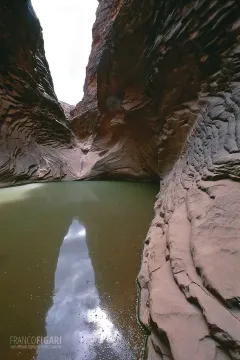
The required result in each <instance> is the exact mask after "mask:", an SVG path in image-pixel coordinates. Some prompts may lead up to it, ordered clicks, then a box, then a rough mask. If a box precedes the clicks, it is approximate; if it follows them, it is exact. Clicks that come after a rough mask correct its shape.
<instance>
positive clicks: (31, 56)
mask: <svg viewBox="0 0 240 360" xmlns="http://www.w3.org/2000/svg"><path fill="white" fill-rule="evenodd" d="M0 52H1V56H0V154H1V156H0V183H1V184H2V185H6V184H12V183H15V182H19V181H27V180H28V179H31V180H45V179H46V180H51V179H61V178H64V177H66V176H68V177H73V176H76V173H77V162H78V163H79V157H80V150H79V149H78V148H77V147H76V141H75V138H74V135H73V133H72V131H71V129H70V128H69V125H68V123H67V121H66V119H65V116H64V114H63V111H62V108H61V107H60V105H59V103H58V100H57V98H56V95H55V93H54V90H53V83H52V78H51V75H50V72H49V68H48V63H47V61H46V58H45V54H44V47H43V37H42V31H41V27H40V23H39V21H38V19H37V17H36V15H35V13H34V11H33V8H32V5H31V3H30V2H29V1H26V0H18V1H17V0H14V1H11V2H9V1H7V0H3V1H1V5H0ZM77 154H78V155H77ZM76 157H77V158H78V160H77V161H76V160H75V159H76ZM67 158H69V159H71V161H69V160H67Z"/></svg>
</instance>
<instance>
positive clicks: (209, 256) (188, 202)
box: [71, 0, 240, 360]
mask: <svg viewBox="0 0 240 360" xmlns="http://www.w3.org/2000/svg"><path fill="white" fill-rule="evenodd" d="M239 14H240V3H239V1H237V0H232V1H225V2H222V1H220V0H219V1H206V0H194V1H177V0H172V1H159V0H149V1H139V0H128V1H124V0H123V1H117V0H109V1H107V0H105V1H104V0H102V1H100V3H99V7H98V11H97V20H96V23H95V25H94V28H93V45H92V52H91V55H90V60H89V64H88V68H87V75H86V82H85V94H84V98H83V100H82V101H81V102H80V103H79V104H78V105H77V106H76V108H75V110H73V111H72V119H71V125H72V128H73V130H74V132H75V134H76V136H78V138H79V139H80V140H81V142H82V148H83V151H84V153H85V154H86V155H85V157H84V158H83V166H84V163H85V164H89V162H91V161H92V164H93V166H91V169H90V168H89V175H90V176H103V175H104V176H106V175H108V176H116V177H121V176H124V177H132V178H138V179H147V178H148V179H151V178H153V177H154V174H158V175H159V176H160V177H161V178H162V183H161V189H160V193H159V197H158V200H157V202H156V206H155V218H154V220H153V223H152V226H151V228H150V230H149V234H148V236H147V239H146V245H145V249H144V256H143V261H142V270H141V272H140V275H139V283H140V285H141V288H142V291H141V301H140V318H141V321H142V322H143V323H144V324H145V326H147V327H148V328H149V330H150V332H151V336H150V337H149V341H148V359H149V360H150V359H151V360H153V359H154V360H156V359H177V360H190V359H194V360H203V359H205V360H216V359H217V360H220V359H239V358H240V321H239V320H240V318H239V314H240V305H239V304H240V303H239V299H240V281H239V273H240V265H239V264H240V238H239V236H240V235H239V233H240V232H239V230H240V228H239V223H240V217H239V214H240V205H239V200H240V185H239V183H238V181H239V179H240V127H239V120H240V111H239V104H240V86H239V85H240V83H239V80H240V73H239V71H240V61H239V59H240V57H239V55H240V44H239V40H240V18H239Z"/></svg>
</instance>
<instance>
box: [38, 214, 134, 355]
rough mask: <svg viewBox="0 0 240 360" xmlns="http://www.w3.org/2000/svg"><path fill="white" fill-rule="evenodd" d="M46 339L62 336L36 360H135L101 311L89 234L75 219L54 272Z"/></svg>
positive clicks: (114, 327)
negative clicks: (58, 346)
mask: <svg viewBox="0 0 240 360" xmlns="http://www.w3.org/2000/svg"><path fill="white" fill-rule="evenodd" d="M46 331H47V336H61V337H62V345H61V348H60V349H51V348H44V347H39V348H38V351H37V360H46V359H48V360H51V359H54V360H84V359H87V360H95V359H97V360H100V359H102V360H107V359H109V360H115V359H116V360H118V359H119V360H120V359H121V360H125V359H126V360H134V359H135V356H134V354H133V353H132V351H131V350H130V348H129V344H128V343H127V341H125V339H124V337H123V336H122V334H121V331H120V330H119V329H118V328H117V327H116V326H115V325H114V324H113V322H112V321H111V317H110V314H108V313H107V312H106V311H104V310H103V309H101V303H100V298H99V295H98V292H97V289H96V287H95V275H94V269H93V266H92V263H91V259H90V256H89V251H88V247H87V231H86V228H85V226H84V224H82V223H80V221H79V220H78V219H77V218H75V219H73V221H72V224H71V225H70V227H69V231H68V233H67V234H66V236H65V237H64V240H63V243H62V245H61V248H60V253H59V257H58V262H57V268H56V272H55V289H54V295H53V305H52V307H51V308H50V309H49V311H48V313H47V316H46Z"/></svg>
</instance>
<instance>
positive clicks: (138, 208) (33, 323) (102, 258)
mask: <svg viewBox="0 0 240 360" xmlns="http://www.w3.org/2000/svg"><path fill="white" fill-rule="evenodd" d="M156 192H157V187H156V186H155V185H150V184H141V183H130V182H129V183H127V182H126V183H124V182H67V183H50V184H35V185H27V186H21V187H14V188H8V189H1V190H0V229H1V243H0V244H1V245H0V282H1V306H0V312H1V313H0V319H1V321H0V359H4V360H16V359H20V360H30V359H31V360H32V359H36V360H138V359H139V358H141V352H142V348H143V346H144V333H143V332H142V330H141V329H140V327H139V326H138V324H137V320H136V286H135V279H136V276H137V273H138V271H139V267H140V260H141V252H142V246H143V240H144V238H145V236H146V233H147V230H148V227H149V224H150V221H151V219H152V216H153V204H154V199H155V195H156ZM29 336H31V338H29ZM39 336H42V337H43V336H47V337H48V339H49V338H51V337H55V338H57V339H61V340H60V344H58V343H54V345H53V344H45V345H41V346H39V345H38V346H37V345H36V343H35V342H34V339H35V338H36V337H39ZM19 337H21V338H23V337H24V339H26V337H28V338H27V339H28V340H27V343H26V344H22V345H21V344H20V345H19ZM16 338H17V339H18V340H16ZM31 339H33V340H31ZM31 344H32V345H31ZM33 345H35V346H33Z"/></svg>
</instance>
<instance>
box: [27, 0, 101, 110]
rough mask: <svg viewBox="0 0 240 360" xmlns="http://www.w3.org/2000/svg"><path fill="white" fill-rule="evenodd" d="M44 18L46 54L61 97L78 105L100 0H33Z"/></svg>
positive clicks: (37, 12)
mask: <svg viewBox="0 0 240 360" xmlns="http://www.w3.org/2000/svg"><path fill="white" fill-rule="evenodd" d="M32 5H33V7H34V10H35V12H36V14H37V16H38V18H39V20H40V22H41V26H42V28H43V36H44V43H45V52H46V57H47V60H48V63H49V66H50V70H51V74H52V78H53V82H54V88H55V92H56V95H57V97H58V99H59V100H61V101H64V102H66V103H68V104H71V105H75V104H76V103H78V102H79V101H80V100H81V99H82V96H83V85H84V81H85V75H86V66H87V63H88V57H89V54H90V50H91V44H92V26H93V23H94V21H95V17H96V9H97V5H98V1H97V0H87V1H86V0H32Z"/></svg>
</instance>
